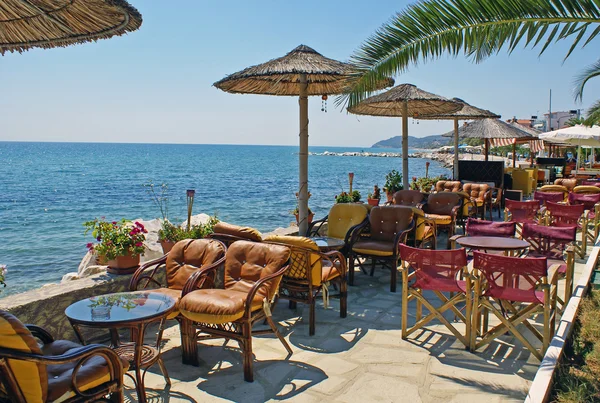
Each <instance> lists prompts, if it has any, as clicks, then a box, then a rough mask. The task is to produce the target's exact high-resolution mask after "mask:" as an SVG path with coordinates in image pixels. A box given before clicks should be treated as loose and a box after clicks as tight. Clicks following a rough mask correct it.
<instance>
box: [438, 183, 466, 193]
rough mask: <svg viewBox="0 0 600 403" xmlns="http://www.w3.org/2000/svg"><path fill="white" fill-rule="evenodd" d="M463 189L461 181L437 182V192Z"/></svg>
mask: <svg viewBox="0 0 600 403" xmlns="http://www.w3.org/2000/svg"><path fill="white" fill-rule="evenodd" d="M461 189H462V183H460V181H437V182H436V184H435V191H436V192H459V191H460V190H461Z"/></svg>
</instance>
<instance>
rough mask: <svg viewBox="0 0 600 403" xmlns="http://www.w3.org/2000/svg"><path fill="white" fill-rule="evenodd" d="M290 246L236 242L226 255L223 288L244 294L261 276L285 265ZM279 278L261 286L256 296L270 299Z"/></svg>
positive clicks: (275, 289) (288, 256)
mask: <svg viewBox="0 0 600 403" xmlns="http://www.w3.org/2000/svg"><path fill="white" fill-rule="evenodd" d="M290 253H291V252H290V248H288V247H285V246H282V245H273V244H265V243H256V242H248V241H237V242H234V243H232V244H231V246H230V247H229V249H228V250H227V254H226V255H225V281H224V284H225V289H226V290H233V291H240V292H244V293H247V292H248V291H250V289H251V288H252V286H253V285H254V284H255V283H256V282H257V281H258V280H259V279H261V278H263V277H266V276H268V275H270V274H273V273H275V272H277V271H278V270H280V269H281V268H282V267H283V266H285V265H286V264H287V262H288V260H289V258H290ZM280 280H281V277H279V278H278V279H275V280H274V281H270V282H269V284H268V285H266V286H263V287H261V289H260V290H259V291H258V292H257V295H260V296H261V300H262V299H263V298H265V297H267V298H268V299H269V300H270V299H271V298H272V297H273V296H274V295H275V292H276V291H277V287H278V286H279V281H280Z"/></svg>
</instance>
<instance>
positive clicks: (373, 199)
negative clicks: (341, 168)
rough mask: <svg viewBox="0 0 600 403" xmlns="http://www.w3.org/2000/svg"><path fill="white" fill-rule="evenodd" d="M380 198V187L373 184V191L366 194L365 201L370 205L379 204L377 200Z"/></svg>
mask: <svg viewBox="0 0 600 403" xmlns="http://www.w3.org/2000/svg"><path fill="white" fill-rule="evenodd" d="M380 199H381V189H379V186H377V185H375V186H373V193H369V195H368V196H367V203H369V204H370V205H371V206H379V200H380Z"/></svg>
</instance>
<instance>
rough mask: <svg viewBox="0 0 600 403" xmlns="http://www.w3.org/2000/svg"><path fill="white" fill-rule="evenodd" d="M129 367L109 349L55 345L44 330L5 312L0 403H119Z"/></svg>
mask: <svg viewBox="0 0 600 403" xmlns="http://www.w3.org/2000/svg"><path fill="white" fill-rule="evenodd" d="M36 339H37V340H36ZM38 340H39V342H38ZM38 343H41V345H39V344H38ZM128 367H129V363H128V362H127V361H125V360H121V359H120V358H119V356H118V355H117V353H116V352H115V351H113V350H112V349H110V348H109V347H106V346H102V345H99V344H90V345H87V346H82V345H80V344H77V343H73V342H71V341H68V340H58V341H55V340H54V338H53V337H52V336H51V335H50V333H48V332H47V331H45V330H44V329H42V328H40V327H37V326H33V325H24V324H22V323H21V322H20V321H19V320H18V319H17V318H16V317H14V316H13V315H12V314H10V313H8V312H5V311H0V400H2V398H3V397H5V398H8V401H11V402H19V403H24V402H56V401H67V402H92V401H110V402H114V403H117V402H119V403H120V402H122V401H123V373H124V371H126V370H127V369H128ZM107 396H109V397H108V398H107Z"/></svg>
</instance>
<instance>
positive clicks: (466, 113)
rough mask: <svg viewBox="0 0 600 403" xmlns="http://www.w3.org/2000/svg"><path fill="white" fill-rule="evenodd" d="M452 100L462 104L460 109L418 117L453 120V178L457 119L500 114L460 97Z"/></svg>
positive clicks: (479, 117)
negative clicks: (473, 104)
mask: <svg viewBox="0 0 600 403" xmlns="http://www.w3.org/2000/svg"><path fill="white" fill-rule="evenodd" d="M452 100H453V101H455V102H459V103H461V104H462V105H463V107H462V108H461V109H459V110H458V111H456V112H453V113H441V114H434V115H420V116H419V119H425V120H454V179H457V178H458V121H459V120H474V119H486V118H492V119H499V118H500V115H496V114H495V113H493V112H490V111H488V110H487V109H480V108H476V107H474V106H472V105H469V104H468V103H466V102H465V101H463V100H462V99H460V98H452Z"/></svg>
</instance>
